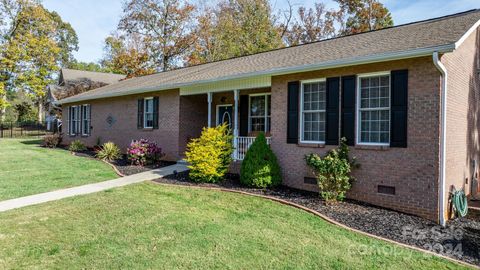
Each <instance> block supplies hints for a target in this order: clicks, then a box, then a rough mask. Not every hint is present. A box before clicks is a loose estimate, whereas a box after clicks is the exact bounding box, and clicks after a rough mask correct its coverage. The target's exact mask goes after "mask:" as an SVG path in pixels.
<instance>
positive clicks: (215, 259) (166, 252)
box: [0, 182, 462, 270]
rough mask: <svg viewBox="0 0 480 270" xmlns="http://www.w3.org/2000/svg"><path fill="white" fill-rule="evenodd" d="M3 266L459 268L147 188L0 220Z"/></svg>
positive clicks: (259, 204) (247, 208)
mask: <svg viewBox="0 0 480 270" xmlns="http://www.w3.org/2000/svg"><path fill="white" fill-rule="evenodd" d="M0 254H1V257H0V268H2V269H10V268H16V269H25V268H27V269H28V268H36V269H52V268H55V269H106V268H108V269H402V270H405V269H429V270H430V269H462V266H460V265H457V264H454V263H452V262H449V261H447V260H444V259H440V258H437V257H432V256H426V255H425V254H423V253H421V252H416V251H412V250H410V249H405V248H401V247H398V246H396V245H392V244H388V243H386V242H383V241H380V240H376V239H373V238H369V237H366V236H362V235H360V234H357V233H352V232H350V231H347V230H344V229H341V228H339V227H337V226H334V225H332V224H329V223H327V222H326V221H324V220H322V219H320V218H318V217H316V216H314V215H312V214H309V213H306V212H304V211H301V210H298V209H296V208H292V207H289V206H285V205H282V204H279V203H275V202H271V201H268V200H265V199H261V198H254V197H250V196H245V195H240V194H234V193H225V192H220V191H212V190H202V189H194V188H187V187H172V186H163V185H158V184H154V183H151V182H148V183H142V184H136V185H132V186H127V187H123V188H118V189H113V190H108V191H105V192H101V193H96V194H90V195H86V196H81V197H74V198H69V199H65V200H61V201H56V202H52V203H48V204H43V205H37V206H32V207H28V208H23V209H17V210H14V211H9V212H4V213H0Z"/></svg>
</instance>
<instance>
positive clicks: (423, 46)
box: [61, 9, 480, 103]
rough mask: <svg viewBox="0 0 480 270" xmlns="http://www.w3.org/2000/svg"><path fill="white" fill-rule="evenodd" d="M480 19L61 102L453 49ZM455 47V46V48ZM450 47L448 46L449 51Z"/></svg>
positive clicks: (348, 40) (128, 84) (314, 46)
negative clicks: (328, 64)
mask: <svg viewBox="0 0 480 270" xmlns="http://www.w3.org/2000/svg"><path fill="white" fill-rule="evenodd" d="M479 20H480V9H477V10H470V11H466V12H463V13H458V14H454V15H450V16H445V17H440V18H435V19H430V20H426V21H420V22H415V23H410V24H405V25H400V26H396V27H391V28H386V29H382V30H376V31H370V32H365V33H361V34H356V35H350V36H344V37H339V38H333V39H328V40H323V41H319V42H314V43H310V44H305V45H300V46H294V47H289V48H283V49H278V50H273V51H268V52H263V53H258V54H254V55H249V56H243V57H238V58H233V59H228V60H223V61H218V62H212V63H207V64H203V65H198V66H192V67H186V68H181V69H177V70H171V71H167V72H161V73H157V74H152V75H148V76H143V77H138V78H132V79H128V80H125V81H121V82H120V83H117V84H113V85H108V86H104V87H101V88H98V89H95V90H92V91H89V92H86V93H82V94H79V95H76V96H73V97H70V98H67V99H64V100H62V101H61V102H62V103H69V102H76V101H82V100H91V99H97V98H104V97H113V96H122V95H128V94H132V93H139V92H148V91H155V90H162V89H172V88H177V87H180V86H186V85H194V84H198V83H202V82H206V81H213V80H225V79H231V78H241V77H249V76H255V75H258V74H275V73H276V72H277V73H278V72H280V71H282V70H283V71H285V70H288V69H293V68H301V67H308V66H312V65H321V64H324V63H333V62H341V63H343V64H345V65H347V64H348V63H349V62H350V63H354V61H353V60H354V59H361V58H369V57H375V56H378V55H385V56H388V55H394V54H398V53H402V52H408V51H418V50H425V51H428V50H430V49H436V48H441V47H447V46H448V47H449V48H451V47H452V46H453V45H454V44H455V43H456V42H457V41H458V40H460V39H461V38H462V36H463V35H464V34H465V33H466V32H467V31H468V30H469V29H470V28H472V27H473V26H474V25H475V24H476V23H477V22H478V21H479ZM451 50H453V48H452V49H450V51H451ZM445 51H446V50H445Z"/></svg>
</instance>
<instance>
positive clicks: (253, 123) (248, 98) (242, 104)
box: [180, 87, 271, 161]
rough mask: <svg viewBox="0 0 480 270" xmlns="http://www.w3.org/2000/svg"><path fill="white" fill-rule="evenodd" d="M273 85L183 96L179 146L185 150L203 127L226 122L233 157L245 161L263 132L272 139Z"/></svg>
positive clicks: (268, 140)
mask: <svg viewBox="0 0 480 270" xmlns="http://www.w3.org/2000/svg"><path fill="white" fill-rule="evenodd" d="M270 93H271V90H270V87H262V88H254V89H242V90H239V89H236V90H226V91H217V92H208V91H207V92H206V93H199V94H190V95H186V94H185V95H181V97H180V123H181V128H180V138H181V139H180V140H183V141H180V147H181V148H182V147H183V149H184V150H185V149H186V144H187V143H188V141H189V140H190V139H191V138H195V137H198V136H199V135H200V132H201V130H202V128H203V127H213V126H217V125H221V124H223V123H226V124H227V125H229V126H230V128H231V130H232V134H233V146H234V153H233V159H234V160H236V161H239V160H243V159H244V157H245V154H246V152H247V150H248V148H249V147H250V146H251V144H252V143H253V142H254V141H255V138H256V137H257V135H258V134H259V133H260V132H263V133H265V135H266V137H267V142H268V143H270V139H271V132H270V130H271V129H270V127H271V114H270V112H271V94H270Z"/></svg>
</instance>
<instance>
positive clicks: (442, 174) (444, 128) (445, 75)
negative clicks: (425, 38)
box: [433, 52, 448, 226]
mask: <svg viewBox="0 0 480 270" xmlns="http://www.w3.org/2000/svg"><path fill="white" fill-rule="evenodd" d="M433 64H434V65H435V66H436V67H437V69H438V70H439V71H440V73H441V74H442V85H441V92H442V93H441V95H442V105H441V107H442V108H441V110H442V112H441V114H442V117H441V123H440V129H441V130H440V194H439V204H440V205H439V206H440V209H439V212H440V213H439V217H440V225H442V226H445V225H446V220H445V182H446V181H445V178H446V156H447V146H446V142H447V82H448V72H447V69H446V68H445V66H444V65H443V64H442V62H440V59H439V56H438V52H434V53H433Z"/></svg>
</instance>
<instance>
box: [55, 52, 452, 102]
mask: <svg viewBox="0 0 480 270" xmlns="http://www.w3.org/2000/svg"><path fill="white" fill-rule="evenodd" d="M454 49H455V44H446V45H441V46H435V47H427V48H419V49H412V50H408V51H400V52H390V53H381V54H375V55H367V56H360V57H353V58H347V59H340V60H333V61H327V62H321V63H316V64H310V65H302V66H295V67H284V68H274V69H270V70H264V71H257V72H249V73H243V74H235V75H231V76H225V77H219V78H214V79H209V80H199V81H193V82H185V83H171V84H166V85H158V86H152V87H145V88H134V89H130V90H128V91H122V92H113V93H112V92H109V93H103V94H98V95H95V96H92V95H91V96H85V97H83V96H82V94H79V96H78V97H77V96H73V97H69V98H66V99H62V100H60V101H58V104H66V103H73V102H79V101H84V100H93V99H101V98H110V97H118V96H128V95H134V94H140V93H148V92H156V91H162V90H169V89H176V88H180V87H185V86H191V85H201V84H208V83H212V82H222V81H229V80H235V79H242V78H248V77H257V76H265V75H269V76H279V75H285V74H291V73H299V72H307V71H312V70H322V69H330V68H338V67H344V66H353V65H362V64H370V63H378V62H385V61H393V60H400V59H408V58H415V57H422V56H429V55H431V54H432V53H433V52H441V53H445V52H452V51H453V50H454ZM120 83H121V82H120ZM106 87H108V86H106ZM110 87H111V85H110ZM98 89H101V88H98ZM98 89H95V90H93V91H96V90H98ZM87 93H90V92H87Z"/></svg>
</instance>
